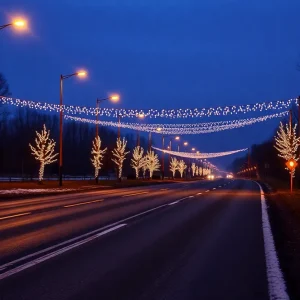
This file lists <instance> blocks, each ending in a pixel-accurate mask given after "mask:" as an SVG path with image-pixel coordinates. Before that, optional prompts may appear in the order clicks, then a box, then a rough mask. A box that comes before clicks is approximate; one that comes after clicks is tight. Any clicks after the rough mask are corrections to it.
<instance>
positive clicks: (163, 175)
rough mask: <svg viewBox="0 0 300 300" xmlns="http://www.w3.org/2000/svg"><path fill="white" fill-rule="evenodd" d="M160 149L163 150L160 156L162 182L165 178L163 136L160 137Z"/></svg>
mask: <svg viewBox="0 0 300 300" xmlns="http://www.w3.org/2000/svg"><path fill="white" fill-rule="evenodd" d="M162 149H163V152H162V154H161V171H162V172H161V173H162V174H161V175H162V176H161V177H162V180H164V178H165V136H164V135H163V136H162Z"/></svg>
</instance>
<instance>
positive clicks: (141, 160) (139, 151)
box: [131, 146, 146, 178]
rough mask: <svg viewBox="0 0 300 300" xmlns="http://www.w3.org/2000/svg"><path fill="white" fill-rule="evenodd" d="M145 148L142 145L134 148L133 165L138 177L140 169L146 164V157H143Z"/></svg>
mask: <svg viewBox="0 0 300 300" xmlns="http://www.w3.org/2000/svg"><path fill="white" fill-rule="evenodd" d="M143 154H144V149H143V148H142V147H140V146H136V147H135V148H134V149H133V154H132V159H131V167H132V168H133V169H134V170H135V176H136V178H139V173H140V169H141V168H143V166H144V165H146V159H145V157H143Z"/></svg>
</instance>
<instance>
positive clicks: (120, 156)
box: [112, 138, 130, 180]
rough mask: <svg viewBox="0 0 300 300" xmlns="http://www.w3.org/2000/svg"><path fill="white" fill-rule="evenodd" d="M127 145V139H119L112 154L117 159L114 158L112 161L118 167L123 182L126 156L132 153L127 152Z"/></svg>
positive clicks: (119, 176)
mask: <svg viewBox="0 0 300 300" xmlns="http://www.w3.org/2000/svg"><path fill="white" fill-rule="evenodd" d="M126 145H127V141H126V140H125V138H123V140H121V139H120V138H118V139H117V145H116V148H115V149H114V150H113V151H112V154H113V156H114V157H115V158H112V161H113V162H114V163H115V164H116V165H117V168H118V178H119V180H121V178H122V169H123V162H124V160H125V156H126V155H127V154H128V153H129V152H130V151H128V152H125V148H126Z"/></svg>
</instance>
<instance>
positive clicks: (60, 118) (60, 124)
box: [58, 75, 64, 186]
mask: <svg viewBox="0 0 300 300" xmlns="http://www.w3.org/2000/svg"><path fill="white" fill-rule="evenodd" d="M63 79H64V77H63V75H60V93H59V169H58V172H59V186H62V167H63V157H62V154H63V107H62V104H63Z"/></svg>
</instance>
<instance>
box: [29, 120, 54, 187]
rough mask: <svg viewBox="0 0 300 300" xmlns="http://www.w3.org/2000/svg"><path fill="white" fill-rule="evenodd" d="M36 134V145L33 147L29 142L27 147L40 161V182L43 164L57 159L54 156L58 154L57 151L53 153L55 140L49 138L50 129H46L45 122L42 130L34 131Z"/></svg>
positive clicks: (43, 168)
mask: <svg viewBox="0 0 300 300" xmlns="http://www.w3.org/2000/svg"><path fill="white" fill-rule="evenodd" d="M36 135H37V138H36V139H35V144H36V147H33V146H32V145H31V144H29V147H30V149H31V151H32V155H33V156H34V157H35V159H36V160H38V161H39V162H40V170H39V181H40V182H41V181H42V180H43V177H44V170H45V165H49V164H52V163H53V162H55V161H56V160H57V159H55V157H56V156H57V155H58V153H56V154H54V147H55V142H54V140H52V139H50V138H49V136H50V130H48V131H47V129H46V125H45V124H44V126H43V129H42V132H41V133H38V132H37V131H36Z"/></svg>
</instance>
